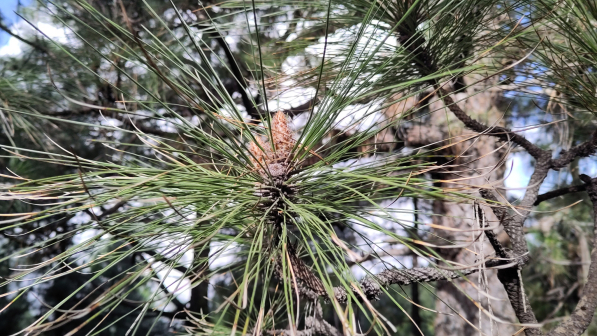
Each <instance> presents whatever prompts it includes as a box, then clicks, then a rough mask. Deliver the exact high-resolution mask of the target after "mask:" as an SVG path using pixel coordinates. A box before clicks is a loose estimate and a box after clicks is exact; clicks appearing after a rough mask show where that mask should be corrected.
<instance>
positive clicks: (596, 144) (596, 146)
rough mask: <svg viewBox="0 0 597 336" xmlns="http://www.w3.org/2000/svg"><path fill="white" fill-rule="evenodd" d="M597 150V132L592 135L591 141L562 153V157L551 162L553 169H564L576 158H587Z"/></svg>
mask: <svg viewBox="0 0 597 336" xmlns="http://www.w3.org/2000/svg"><path fill="white" fill-rule="evenodd" d="M596 150H597V130H595V131H594V132H593V134H591V139H589V140H588V141H585V142H583V143H582V144H580V145H578V146H574V147H572V148H570V149H569V150H567V151H564V152H562V154H560V157H559V158H557V159H553V160H551V167H552V168H553V169H555V170H558V169H560V168H563V167H565V166H567V165H568V164H570V162H572V161H574V160H575V159H576V158H581V157H587V156H591V155H593V154H595V151H596Z"/></svg>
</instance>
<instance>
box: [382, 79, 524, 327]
mask: <svg viewBox="0 0 597 336" xmlns="http://www.w3.org/2000/svg"><path fill="white" fill-rule="evenodd" d="M469 90H471V89H469ZM454 96H455V97H454V99H456V100H459V99H463V98H466V97H468V96H471V97H469V98H467V99H465V100H463V101H459V102H458V105H459V106H460V107H461V108H462V109H463V110H465V111H466V112H467V113H470V114H471V115H473V116H477V117H480V118H482V119H487V118H489V119H490V120H489V123H488V124H492V122H493V121H495V120H497V119H498V118H499V116H500V115H501V112H500V110H499V108H498V105H499V100H500V96H499V95H497V94H496V93H490V92H484V93H480V94H477V95H470V93H469V94H467V93H466V92H463V93H459V94H455V95H454ZM434 100H436V101H435V102H433V103H431V104H430V107H429V108H430V111H431V112H433V111H435V113H433V114H432V116H431V120H430V121H429V122H421V123H414V125H412V126H411V127H410V128H408V129H407V130H406V134H405V142H406V145H407V146H409V147H412V148H417V147H420V146H430V147H440V146H446V145H448V144H449V143H448V142H446V141H443V142H442V140H444V139H449V138H450V137H452V138H453V140H451V143H453V144H454V145H452V146H450V147H447V148H445V149H442V153H441V154H447V155H449V156H452V158H453V159H451V160H449V161H445V162H439V163H444V164H445V166H446V168H445V169H443V170H442V171H441V172H438V173H437V175H436V176H434V177H437V178H440V179H442V180H449V179H452V178H462V177H468V178H470V179H469V180H467V181H465V182H466V183H467V184H469V185H471V186H480V185H484V184H486V183H488V181H495V180H498V179H500V178H501V175H502V174H503V170H500V169H497V170H493V171H492V170H491V168H493V167H495V166H499V164H500V162H501V160H502V159H503V157H502V156H503V152H500V151H496V149H497V148H498V146H499V145H500V144H498V143H497V142H496V141H495V139H494V138H490V137H478V138H474V139H471V140H467V141H462V142H460V140H461V138H458V137H455V136H458V135H465V136H466V135H472V134H471V133H470V131H468V130H466V129H464V128H463V127H462V123H461V122H459V120H455V119H454V117H453V116H451V117H446V113H444V111H445V106H446V105H448V104H450V102H446V104H444V102H442V101H441V100H439V99H438V98H437V97H436V98H434ZM451 103H454V102H453V101H452V102H451ZM413 105H414V103H412V104H411V105H408V103H406V104H405V105H403V106H401V107H400V110H408V109H409V108H410V107H412V106H413ZM396 112H400V111H393V113H396ZM469 118H470V117H469ZM480 125H481V124H480ZM481 128H482V125H481V126H479V130H478V131H483V132H488V131H490V130H487V128H483V129H481ZM475 131H477V130H475ZM491 131H493V132H499V133H504V132H503V130H501V129H500V128H493V129H492V130H491ZM503 137H504V138H505V139H507V135H506V134H504V135H503ZM464 138H465V137H463V138H462V139H464ZM441 187H455V185H453V184H449V183H443V184H442V185H441ZM432 206H433V211H432V212H433V213H435V214H441V215H443V216H434V217H433V222H434V224H439V225H443V226H447V227H451V228H457V229H463V230H469V229H471V227H473V226H475V225H477V224H475V221H474V219H473V213H474V211H473V207H472V205H470V204H456V203H447V202H443V201H435V202H434V203H433V205H432ZM489 212H490V211H489ZM488 216H490V220H493V221H494V222H493V223H495V222H496V221H497V218H495V216H494V215H493V214H488ZM434 233H435V234H437V235H438V236H439V237H441V238H444V239H448V240H449V241H452V242H463V241H471V240H472V239H473V238H471V233H470V232H457V231H445V230H435V232H434ZM501 236H503V235H500V237H501ZM506 239H507V238H506ZM442 245H443V244H442ZM474 249H476V251H483V252H484V254H485V255H486V256H487V255H490V254H492V253H493V249H492V247H491V244H489V243H488V242H487V240H485V243H476V244H475V245H474V246H471V247H470V248H469V249H468V250H467V249H440V250H438V253H440V255H441V256H442V258H445V259H446V260H452V261H456V262H459V263H463V264H469V265H470V264H473V263H475V262H478V256H476V255H474V254H473V253H471V250H474ZM496 273H497V272H496V271H495V270H488V271H487V274H486V277H485V278H486V279H487V288H486V290H487V292H488V294H489V295H491V296H493V297H497V298H499V299H501V300H491V302H489V300H488V299H487V298H486V297H485V296H483V295H481V296H480V295H479V292H478V291H479V288H483V286H482V285H481V284H480V277H479V276H477V275H475V276H469V277H468V280H470V281H472V282H473V283H474V284H475V286H473V285H472V284H470V283H469V282H467V281H464V280H455V281H453V282H448V281H440V282H438V284H437V292H436V294H437V298H438V299H437V301H436V307H435V308H436V309H437V310H438V311H439V312H440V314H437V315H436V319H435V333H436V335H439V336H442V335H446V336H448V335H449V336H452V335H472V334H476V333H479V331H478V330H477V329H476V328H479V329H480V330H481V331H482V332H483V333H485V334H486V335H491V334H492V333H493V335H504V334H512V333H514V332H515V331H516V328H514V327H513V326H510V325H507V324H498V325H496V324H495V323H494V324H493V325H492V321H491V320H490V319H489V318H488V317H487V316H486V315H485V314H483V313H480V311H479V308H478V306H477V305H476V304H475V302H473V301H471V298H472V299H473V300H479V299H480V301H481V304H482V306H483V307H484V308H485V309H487V310H488V311H492V312H493V314H494V315H495V316H496V317H498V318H500V319H502V320H506V321H511V322H516V315H515V314H514V311H513V309H512V307H510V304H509V302H508V300H507V296H506V293H505V291H504V288H503V286H502V284H501V283H500V281H499V280H498V278H497V277H496ZM455 287H458V288H455Z"/></svg>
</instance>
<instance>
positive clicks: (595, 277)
mask: <svg viewBox="0 0 597 336" xmlns="http://www.w3.org/2000/svg"><path fill="white" fill-rule="evenodd" d="M593 134H595V133H593ZM580 178H581V180H582V181H583V182H584V183H585V185H586V189H587V193H588V194H589V198H590V199H591V203H593V217H594V218H593V225H594V226H593V236H594V237H593V251H592V252H591V266H590V267H589V277H588V279H587V283H586V284H585V286H584V288H583V294H582V297H581V298H580V301H578V304H577V305H576V308H574V311H573V312H572V314H571V315H570V316H569V317H568V318H567V319H566V320H565V321H564V322H562V323H560V325H558V326H557V327H556V328H555V329H554V330H552V331H551V332H549V333H548V335H549V336H578V335H582V334H583V333H584V332H585V331H586V330H587V328H588V327H589V324H591V321H592V320H593V315H594V314H595V309H597V181H596V179H591V178H590V177H589V176H587V175H584V174H583V175H581V176H580Z"/></svg>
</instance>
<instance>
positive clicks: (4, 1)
mask: <svg viewBox="0 0 597 336" xmlns="http://www.w3.org/2000/svg"><path fill="white" fill-rule="evenodd" d="M18 3H19V0H0V13H2V16H3V17H4V22H5V23H6V24H7V25H8V26H10V25H12V24H13V23H15V22H16V21H18V20H19V17H18V16H17V15H16V14H15V12H14V11H15V10H16V9H17V4H18ZM28 3H30V1H29V0H21V5H26V4H28ZM8 37H9V35H8V34H6V33H5V32H3V31H0V46H3V45H5V44H6V42H8Z"/></svg>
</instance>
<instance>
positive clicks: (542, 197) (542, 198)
mask: <svg viewBox="0 0 597 336" xmlns="http://www.w3.org/2000/svg"><path fill="white" fill-rule="evenodd" d="M594 181H595V182H597V179H594ZM585 190H587V185H586V184H581V185H575V186H570V187H565V188H561V189H556V190H552V191H549V192H546V193H545V194H541V195H539V196H537V200H536V201H535V203H534V204H533V205H539V204H540V203H541V202H543V201H547V200H550V199H552V198H556V197H559V196H563V195H567V194H571V193H575V192H580V191H585Z"/></svg>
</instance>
